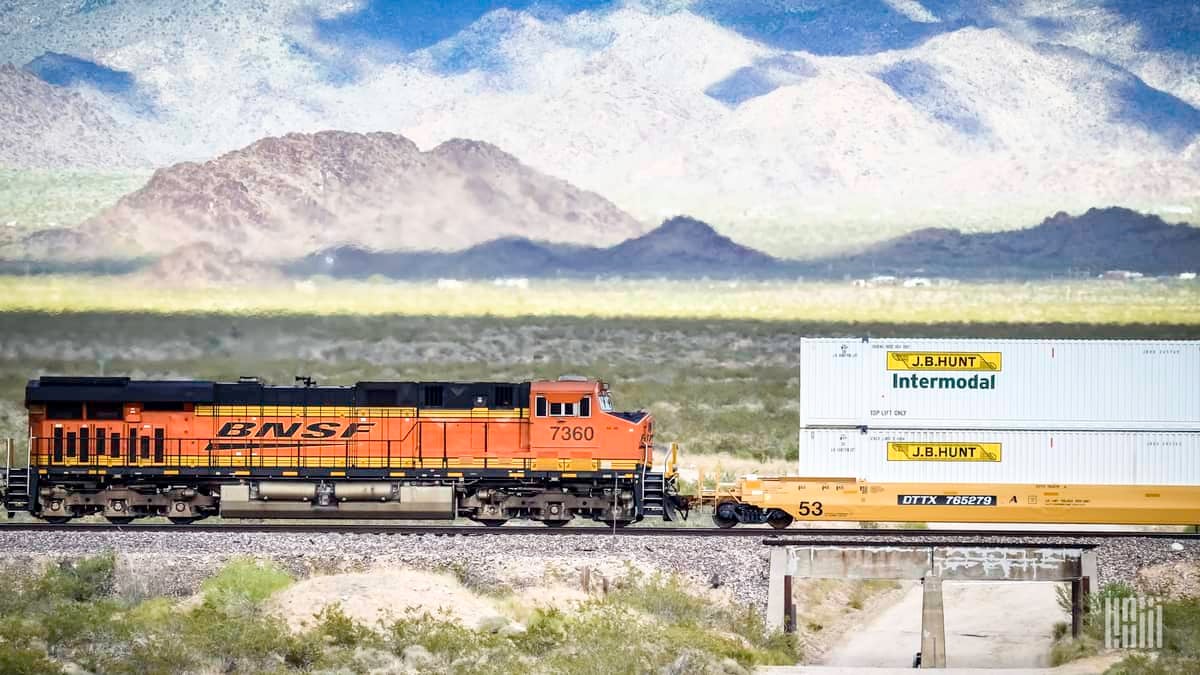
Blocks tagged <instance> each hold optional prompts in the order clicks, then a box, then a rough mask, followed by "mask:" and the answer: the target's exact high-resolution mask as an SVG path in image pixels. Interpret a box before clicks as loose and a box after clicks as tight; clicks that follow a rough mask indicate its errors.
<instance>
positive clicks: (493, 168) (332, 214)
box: [84, 131, 645, 260]
mask: <svg viewBox="0 0 1200 675" xmlns="http://www.w3.org/2000/svg"><path fill="white" fill-rule="evenodd" d="M84 229H85V230H87V231H90V232H92V233H94V235H95V236H96V237H97V239H98V240H100V242H102V243H104V244H105V245H106V246H111V247H115V249H116V250H119V251H121V252H123V253H125V254H127V255H128V254H134V255H158V254H163V253H167V252H168V251H172V250H175V249H177V248H178V247H179V246H181V245H187V244H192V243H210V244H214V245H225V246H230V245H236V246H238V247H240V249H241V250H243V251H245V254H246V255H247V257H249V258H252V259H264V260H265V259H282V258H289V257H297V256H302V255H306V254H308V253H311V252H312V251H315V250H319V249H322V248H326V247H330V246H359V247H362V248H365V249H374V250H420V249H424V250H445V249H459V248H466V247H469V246H472V245H474V244H478V243H481V242H484V241H489V240H492V239H496V238H499V237H506V236H517V237H525V238H528V239H537V240H544V241H549V242H556V243H576V244H612V243H615V242H617V241H621V240H622V239H625V238H628V237H630V236H634V235H637V234H639V233H641V232H642V231H644V230H645V228H644V226H642V225H641V224H640V223H638V222H637V221H636V220H634V219H633V218H632V217H631V216H629V215H628V214H626V213H624V212H623V211H621V210H620V209H618V208H617V207H616V206H614V205H613V204H612V203H611V202H609V201H608V200H606V199H604V198H603V197H601V196H599V195H597V194H595V193H592V192H585V191H583V190H580V189H578V188H576V187H575V186H573V185H571V184H570V183H567V182H566V181H563V180H560V179H557V178H553V177H551V176H546V175H544V174H542V173H539V172H537V171H535V170H534V169H532V168H530V167H528V166H526V165H524V164H522V163H521V162H520V160H518V159H517V158H516V157H513V156H512V155H510V154H508V153H506V152H504V151H503V150H501V149H500V148H497V147H496V146H494V145H491V144H489V143H482V142H479V141H471V140H466V139H455V140H453V141H449V142H447V143H443V144H442V145H440V146H438V147H437V148H435V149H434V150H431V151H429V152H421V151H420V150H419V149H418V148H417V146H416V145H415V144H414V143H413V142H412V141H410V140H409V139H407V138H405V137H404V136H401V135H399V134H394V133H382V132H381V133H367V134H361V133H351V132H344V131H321V132H318V133H291V134H287V135H284V136H279V137H271V138H264V139H261V140H258V141H255V142H254V143H252V144H250V145H248V146H246V147H244V148H241V149H238V150H234V151H232V152H229V153H226V154H224V155H221V156H220V157H217V158H215V159H212V160H209V161H206V162H204V163H194V162H182V163H179V164H176V165H174V166H172V167H169V168H167V169H161V170H159V171H156V172H155V174H154V176H153V177H152V178H151V179H150V181H149V182H148V183H147V184H146V186H145V187H143V188H142V189H141V190H138V191H137V192H134V193H132V194H129V195H126V196H125V197H123V198H122V199H121V200H120V202H118V203H117V205H116V206H114V207H112V208H110V209H108V210H106V211H105V212H103V213H101V214H100V215H99V216H97V217H96V218H93V219H92V220H91V221H89V222H88V223H86V224H85V225H84Z"/></svg>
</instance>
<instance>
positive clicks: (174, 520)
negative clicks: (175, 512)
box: [167, 516, 198, 525]
mask: <svg viewBox="0 0 1200 675" xmlns="http://www.w3.org/2000/svg"><path fill="white" fill-rule="evenodd" d="M167 520H169V521H171V524H172V525H191V524H192V523H194V522H196V520H198V519H197V518H189V517H187V516H180V517H176V516H172V517H170V518H167Z"/></svg>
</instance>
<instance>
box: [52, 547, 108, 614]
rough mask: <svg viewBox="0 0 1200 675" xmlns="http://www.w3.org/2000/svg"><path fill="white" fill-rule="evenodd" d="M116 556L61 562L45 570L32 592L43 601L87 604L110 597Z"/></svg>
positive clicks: (99, 556) (103, 555) (105, 555)
mask: <svg viewBox="0 0 1200 675" xmlns="http://www.w3.org/2000/svg"><path fill="white" fill-rule="evenodd" d="M115 566H116V557H115V556H114V555H113V554H112V553H111V552H109V553H104V554H102V555H98V556H93V557H89V558H78V559H75V560H62V561H60V562H58V563H56V564H54V565H51V566H50V567H48V568H47V569H46V571H45V573H43V574H42V576H41V578H40V579H39V580H38V582H37V583H36V584H35V585H34V589H32V590H33V591H34V592H36V593H37V594H38V595H39V596H40V598H41V599H42V600H43V601H45V600H48V599H51V598H62V599H66V600H74V601H76V602H88V601H90V600H95V599H97V598H101V597H104V596H107V595H110V594H112V590H113V569H114V567H115Z"/></svg>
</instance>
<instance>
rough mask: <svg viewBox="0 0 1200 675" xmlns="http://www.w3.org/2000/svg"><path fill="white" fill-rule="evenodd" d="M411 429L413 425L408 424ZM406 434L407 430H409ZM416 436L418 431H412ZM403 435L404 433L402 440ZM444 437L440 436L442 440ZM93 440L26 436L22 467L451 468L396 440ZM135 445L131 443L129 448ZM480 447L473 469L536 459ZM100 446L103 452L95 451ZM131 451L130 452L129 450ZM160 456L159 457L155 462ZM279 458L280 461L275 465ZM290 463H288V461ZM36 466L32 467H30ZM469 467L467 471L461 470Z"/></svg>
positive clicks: (525, 466) (445, 460)
mask: <svg viewBox="0 0 1200 675" xmlns="http://www.w3.org/2000/svg"><path fill="white" fill-rule="evenodd" d="M427 423H429V424H441V425H445V424H446V422H445V421H437V422H434V421H430V422H427ZM414 426H416V425H414ZM410 433H411V431H410ZM418 433H419V432H418ZM408 435H409V434H406V437H407V436H408ZM444 435H445V434H443V436H444ZM98 439H99V436H94V437H91V438H89V439H88V441H87V445H86V446H85V445H83V443H82V439H80V438H78V437H77V438H75V440H74V445H70V444H68V442H67V439H65V438H61V437H54V436H30V439H29V448H28V450H29V453H28V458H29V459H28V464H29V465H30V466H35V465H36V466H40V467H67V468H82V469H96V470H98V469H104V468H109V467H120V468H126V467H133V468H137V467H144V468H176V467H196V468H199V467H209V468H227V469H237V468H287V467H297V468H301V467H304V468H330V469H343V468H345V469H356V468H394V469H418V468H432V467H429V466H426V465H425V462H426V461H434V462H438V463H440V465H441V468H455V467H452V466H451V465H450V464H449V459H450V458H449V457H448V455H447V453H446V450H445V448H443V451H442V453H440V456H436V455H434V456H427V455H422V454H421V451H422V450H424V449H425V448H421V447H420V446H416V447H415V448H414V449H415V451H416V452H414V454H410V455H397V454H396V453H395V452H394V449H393V447H392V443H394V442H400V441H398V440H397V439H378V440H358V441H352V440H342V441H341V442H340V443H337V445H340V446H341V448H340V450H341V453H340V456H337V457H332V456H307V457H306V456H304V454H303V452H304V450H305V449H306V448H309V449H311V448H312V447H314V446H316V447H323V448H328V447H330V445H329V444H324V445H319V446H317V445H316V444H306V443H305V442H304V441H302V440H296V439H293V440H294V442H292V443H287V444H273V445H268V443H269V441H266V440H263V439H256V438H248V439H240V440H239V439H237V438H227V437H161V438H160V437H154V436H149V435H138V436H128V435H125V436H121V437H120V438H119V444H117V445H114V444H113V443H112V442H111V436H108V435H106V436H105V440H104V441H102V442H100V441H98ZM231 441H234V442H237V443H238V444H239V447H238V448H236V449H234V448H228V449H225V448H221V447H220V446H219V445H217V444H219V443H230V442H231ZM56 442H57V443H61V444H62V452H61V459H56V458H55V456H56V455H57V454H59V452H58V450H55V449H54V444H55V443H56ZM133 443H137V445H133ZM189 443H190V444H194V446H195V447H194V448H192V449H191V451H188V448H186V444H189ZM355 443H357V444H363V445H364V446H365V447H367V448H368V449H371V448H373V447H375V448H381V449H382V452H379V454H377V455H367V456H362V455H356V454H354V453H352V452H351V445H352V444H355ZM486 445H487V444H486V440H485V447H484V448H483V449H482V450H483V452H484V455H483V457H481V458H479V459H481V460H483V466H482V467H476V468H506V469H509V470H513V471H530V470H533V467H534V463H535V461H536V460H537V458H536V457H534V456H527V457H505V458H503V459H504V460H505V461H506V462H508V464H506V465H502V466H501V467H490V466H489V464H491V463H494V462H495V461H496V460H497V459H499V458H497V457H492V456H490V455H489V454H488V448H487V447H486ZM101 447H102V448H103V450H104V451H103V452H100V451H99V448H101ZM131 447H132V452H131ZM9 457H10V458H9V459H8V462H7V464H6V466H5V468H4V473H3V476H4V477H5V478H7V475H8V473H7V472H8V467H10V466H11V464H12V461H11V451H9ZM160 458H161V459H160ZM280 460H284V461H280ZM289 460H290V461H289ZM35 462H36V464H35ZM463 468H469V467H463Z"/></svg>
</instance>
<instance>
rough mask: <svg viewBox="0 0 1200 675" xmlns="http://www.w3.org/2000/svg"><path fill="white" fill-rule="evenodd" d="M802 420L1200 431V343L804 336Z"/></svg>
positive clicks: (910, 426) (909, 426)
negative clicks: (810, 337) (866, 338)
mask: <svg viewBox="0 0 1200 675" xmlns="http://www.w3.org/2000/svg"><path fill="white" fill-rule="evenodd" d="M800 426H801V428H809V427H839V426H841V427H845V426H866V427H871V428H877V427H886V428H897V429H1080V430H1088V429H1090V430H1122V429H1124V430H1159V431H1167V430H1179V431H1183V430H1186V431H1196V430H1200V342H1197V341H1186V342H1185V341H1157V340H976V339H970V340H967V339H964V340H942V339H901V338H896V339H873V340H863V339H856V338H849V339H826V338H820V339H808V338H805V339H802V340H801V341H800Z"/></svg>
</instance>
